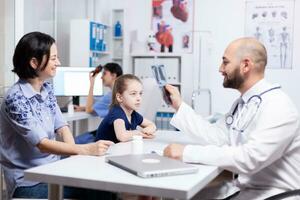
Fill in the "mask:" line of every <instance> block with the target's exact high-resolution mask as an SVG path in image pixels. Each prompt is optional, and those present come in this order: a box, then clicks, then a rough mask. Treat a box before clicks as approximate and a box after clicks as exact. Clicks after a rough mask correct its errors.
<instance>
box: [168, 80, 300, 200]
mask: <svg viewBox="0 0 300 200" xmlns="http://www.w3.org/2000/svg"><path fill="white" fill-rule="evenodd" d="M270 88H272V85H271V84H269V83H268V82H266V81H265V80H264V79H263V80H261V81H259V82H258V83H256V84H255V85H254V86H253V87H252V88H250V89H249V90H248V91H247V92H246V93H245V94H244V95H243V96H242V98H243V100H244V101H245V102H247V100H248V99H249V98H250V97H251V96H252V95H257V94H260V93H261V92H263V91H266V90H268V89H270ZM261 98H262V102H261V105H260V107H259V109H258V112H257V114H256V115H255V117H254V120H253V121H252V122H251V124H250V125H249V126H248V127H247V129H246V130H245V131H244V132H243V134H242V140H243V142H242V144H240V145H237V146H236V145H232V144H231V143H230V137H231V136H230V131H229V129H230V127H228V126H227V125H226V123H225V118H223V119H220V120H219V121H217V122H216V123H215V124H210V123H208V122H207V121H206V120H205V119H204V118H203V117H201V116H199V115H197V114H196V113H195V112H194V110H193V109H192V108H191V107H189V106H188V105H187V104H185V103H182V104H181V106H180V108H179V110H178V111H177V113H176V114H175V115H174V117H173V118H172V120H171V124H172V125H173V126H175V127H176V128H178V129H179V130H181V131H182V132H184V133H185V134H189V135H191V136H193V137H197V138H198V141H199V142H201V144H202V145H187V146H186V147H185V148H184V152H183V160H184V161H185V162H193V163H202V164H208V165H215V166H219V167H220V168H223V169H227V170H230V171H232V172H234V173H238V174H239V178H238V181H237V182H238V183H237V186H238V187H239V188H240V190H241V192H240V194H239V196H238V197H237V198H236V199H242V200H244V199H264V198H266V197H268V196H271V195H274V194H277V193H280V192H283V191H287V190H292V189H300V128H299V116H298V112H297V109H296V108H295V106H294V105H293V103H292V102H291V100H290V99H289V97H288V96H287V95H285V94H284V93H283V92H282V90H281V89H276V90H272V91H270V92H267V93H265V94H263V95H262V96H261ZM233 107H235V106H233ZM232 109H233V108H232ZM230 113H231V111H230Z"/></svg>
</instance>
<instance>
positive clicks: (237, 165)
mask: <svg viewBox="0 0 300 200" xmlns="http://www.w3.org/2000/svg"><path fill="white" fill-rule="evenodd" d="M272 108H273V109H272ZM279 108H284V109H282V110H281V111H279V112H278V109H274V106H269V107H268V108H267V109H264V110H263V111H262V112H261V113H260V116H259V117H258V118H257V122H256V123H255V124H253V126H254V129H253V131H251V133H250V135H249V138H248V140H247V142H246V143H244V144H242V145H239V146H228V145H224V146H215V145H207V146H200V145H187V146H186V147H185V148H184V152H183V161H185V162H194V163H202V164H208V165H215V166H218V167H222V168H224V169H227V170H230V171H233V172H236V173H244V174H253V173H256V172H258V171H260V170H261V169H263V168H265V167H266V166H268V165H270V164H272V163H273V162H275V161H276V160H278V159H280V158H281V157H283V155H284V154H285V151H287V148H288V147H289V148H291V146H292V145H295V144H293V143H292V141H293V140H294V138H295V136H296V134H298V131H299V129H298V128H299V119H298V114H297V113H295V112H290V111H291V110H289V109H288V108H287V106H285V107H284V106H280V107H279ZM270 116H272V117H270ZM282 116H285V117H282Z"/></svg>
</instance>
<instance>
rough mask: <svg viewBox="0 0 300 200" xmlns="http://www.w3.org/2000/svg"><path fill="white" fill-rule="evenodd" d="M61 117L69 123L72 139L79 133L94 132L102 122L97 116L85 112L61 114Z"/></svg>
mask: <svg viewBox="0 0 300 200" xmlns="http://www.w3.org/2000/svg"><path fill="white" fill-rule="evenodd" d="M63 117H64V119H65V120H66V121H68V122H69V123H70V125H71V130H72V132H73V136H74V137H76V136H77V135H79V134H80V133H84V132H87V131H94V130H96V129H97V128H98V126H99V124H100V122H101V120H102V118H100V117H99V116H97V115H92V114H89V113H86V112H74V113H63Z"/></svg>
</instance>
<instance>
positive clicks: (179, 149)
mask: <svg viewBox="0 0 300 200" xmlns="http://www.w3.org/2000/svg"><path fill="white" fill-rule="evenodd" d="M184 147H185V146H184V145H182V144H170V145H168V146H167V147H166V148H165V149H164V156H166V157H169V158H174V159H177V160H182V156H183V150H184Z"/></svg>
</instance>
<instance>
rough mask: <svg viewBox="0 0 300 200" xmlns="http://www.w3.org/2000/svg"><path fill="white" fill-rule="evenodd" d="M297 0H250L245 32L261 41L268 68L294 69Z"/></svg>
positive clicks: (247, 3)
mask: <svg viewBox="0 0 300 200" xmlns="http://www.w3.org/2000/svg"><path fill="white" fill-rule="evenodd" d="M294 3H295V2H294V0H273V1H262V0H256V1H247V2H246V22H245V34H246V36H251V37H255V38H257V39H258V40H259V41H261V42H262V43H263V44H264V45H265V47H266V49H267V52H268V64H267V68H273V69H292V59H293V24H294Z"/></svg>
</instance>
